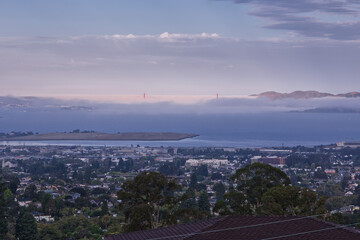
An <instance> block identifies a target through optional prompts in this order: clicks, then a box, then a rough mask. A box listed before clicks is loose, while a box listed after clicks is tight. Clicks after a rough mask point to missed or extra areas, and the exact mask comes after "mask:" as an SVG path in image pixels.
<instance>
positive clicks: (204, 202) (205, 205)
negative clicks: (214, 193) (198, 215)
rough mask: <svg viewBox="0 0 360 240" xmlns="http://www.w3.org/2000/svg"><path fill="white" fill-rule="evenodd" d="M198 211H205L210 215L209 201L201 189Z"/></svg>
mask: <svg viewBox="0 0 360 240" xmlns="http://www.w3.org/2000/svg"><path fill="white" fill-rule="evenodd" d="M198 207H199V211H202V212H206V213H207V214H209V215H210V202H209V195H208V194H207V192H205V191H202V192H201V194H200V196H199V200H198Z"/></svg>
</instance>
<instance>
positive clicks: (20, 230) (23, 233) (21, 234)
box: [15, 212, 38, 240]
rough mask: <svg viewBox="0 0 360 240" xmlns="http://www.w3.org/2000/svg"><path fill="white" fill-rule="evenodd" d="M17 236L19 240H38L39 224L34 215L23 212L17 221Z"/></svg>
mask: <svg viewBox="0 0 360 240" xmlns="http://www.w3.org/2000/svg"><path fill="white" fill-rule="evenodd" d="M15 234H16V238H17V239H18V240H37V239H38V232H37V224H36V220H35V218H34V216H33V215H31V213H29V212H23V213H21V214H20V215H19V217H18V219H17V220H16V225H15Z"/></svg>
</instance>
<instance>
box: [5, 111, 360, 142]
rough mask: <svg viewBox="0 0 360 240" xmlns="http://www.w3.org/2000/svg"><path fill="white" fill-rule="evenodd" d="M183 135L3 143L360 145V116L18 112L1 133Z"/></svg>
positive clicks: (11, 117)
mask: <svg viewBox="0 0 360 240" xmlns="http://www.w3.org/2000/svg"><path fill="white" fill-rule="evenodd" d="M73 129H82V130H95V131H103V132H109V133H111V132H134V131H135V132H142V131H145V132H183V133H195V134H199V135H200V137H197V138H193V139H186V140H182V141H165V142H157V141H151V142H148V141H50V142H49V141H47V142H46V141H45V142H0V144H17V145H19V144H20V145H23V144H27V145H48V144H56V145H92V146H105V145H106V146H130V145H131V144H133V145H137V144H139V145H141V146H222V147H224V146H230V147H260V146H267V147H268V146H282V145H285V146H296V145H306V146H313V145H321V144H329V143H335V142H340V141H359V140H360V114H317V113H266V114H264V113H262V114H238V115H221V116H220V115H114V116H112V115H95V114H91V113H81V114H78V113H76V114H74V113H71V114H70V113H66V114H63V113H62V114H58V113H57V114H47V113H36V114H35V113H31V114H30V113H16V114H12V115H6V117H3V118H1V119H0V131H1V132H9V131H14V130H15V131H28V130H31V131H38V132H41V133H43V132H56V131H59V132H60V131H71V130H73Z"/></svg>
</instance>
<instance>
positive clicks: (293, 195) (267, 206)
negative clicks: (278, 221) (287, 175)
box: [261, 186, 326, 216]
mask: <svg viewBox="0 0 360 240" xmlns="http://www.w3.org/2000/svg"><path fill="white" fill-rule="evenodd" d="M262 201H263V203H264V204H263V206H262V207H261V212H262V213H264V214H267V215H282V216H311V215H316V214H323V213H324V212H325V211H326V209H325V201H326V200H325V198H324V197H320V196H318V194H317V193H316V192H314V191H311V190H310V189H306V188H300V187H297V186H277V187H273V188H271V189H269V190H268V191H267V192H266V193H265V194H264V196H263V198H262Z"/></svg>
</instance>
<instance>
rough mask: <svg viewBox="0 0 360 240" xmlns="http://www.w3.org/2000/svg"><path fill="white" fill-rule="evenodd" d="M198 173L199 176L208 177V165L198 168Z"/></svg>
mask: <svg viewBox="0 0 360 240" xmlns="http://www.w3.org/2000/svg"><path fill="white" fill-rule="evenodd" d="M196 173H197V175H200V176H204V177H207V176H208V175H209V172H208V168H207V165H206V164H204V165H201V166H200V167H198V169H197V170H196Z"/></svg>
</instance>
